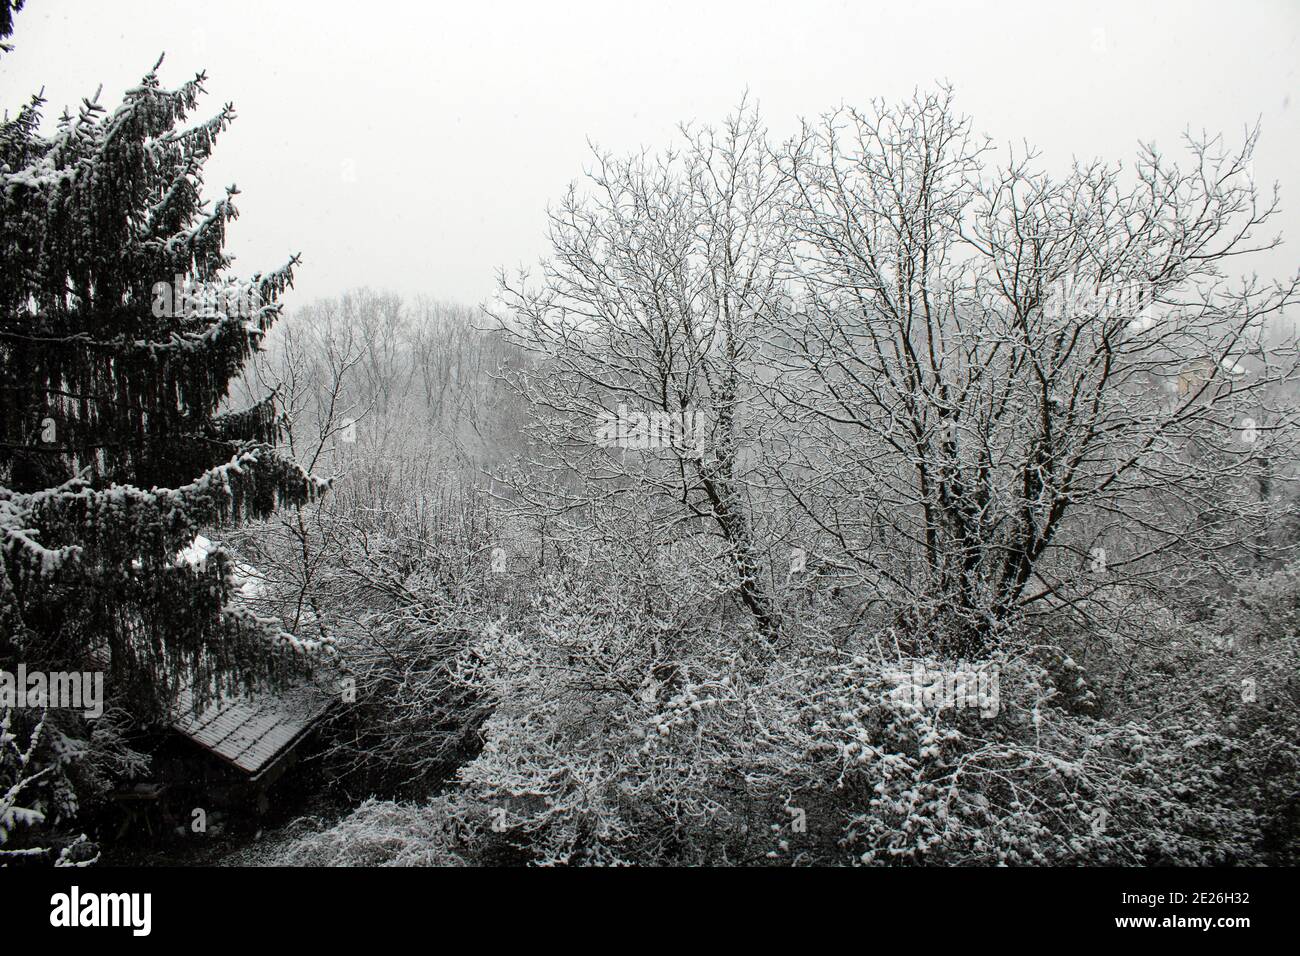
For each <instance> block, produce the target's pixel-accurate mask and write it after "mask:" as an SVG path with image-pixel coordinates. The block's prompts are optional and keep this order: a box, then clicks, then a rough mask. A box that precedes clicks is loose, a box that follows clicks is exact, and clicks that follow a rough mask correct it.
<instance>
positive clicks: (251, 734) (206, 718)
mask: <svg viewBox="0 0 1300 956" xmlns="http://www.w3.org/2000/svg"><path fill="white" fill-rule="evenodd" d="M331 703H333V698H332V697H330V696H329V695H327V694H325V693H324V692H322V691H321V690H319V689H318V688H316V687H315V686H313V685H311V684H301V685H299V686H297V687H294V688H290V689H288V690H286V691H283V692H281V693H278V694H270V693H258V694H252V695H248V696H235V695H222V696H219V697H217V698H216V699H214V700H213V701H212V702H211V703H209V704H208V706H207V707H205V708H204V709H203V710H201V711H200V712H199V713H198V714H195V713H194V712H193V711H194V697H193V694H192V693H191V692H190V689H189V688H188V687H186V688H183V689H182V690H181V692H180V693H179V694H178V695H177V698H176V705H175V707H174V709H173V711H172V714H173V715H174V719H173V721H172V728H173V729H175V730H176V731H178V732H180V733H181V734H183V735H184V736H186V737H188V738H189V739H190V740H192V741H194V742H195V743H196V744H198V745H199V746H200V747H202V748H204V749H205V750H208V751H210V752H212V753H214V754H216V755H217V756H218V757H220V758H222V759H223V760H225V761H227V762H228V763H230V764H233V765H234V766H235V767H236V768H238V769H239V770H242V771H243V772H244V773H246V774H248V775H250V776H251V777H254V778H256V777H258V776H260V775H261V773H262V772H263V771H265V770H266V769H268V768H269V767H270V766H271V764H272V763H274V762H275V760H276V758H277V757H279V756H280V755H282V754H284V753H286V752H287V751H288V750H289V749H290V748H292V747H293V745H294V744H296V743H297V742H298V741H299V740H300V739H302V737H303V736H304V735H305V734H306V733H307V731H309V730H310V729H311V727H312V725H313V724H315V723H316V721H317V720H319V719H320V718H321V717H322V716H323V715H324V714H325V711H327V710H328V709H329V707H330V704H331Z"/></svg>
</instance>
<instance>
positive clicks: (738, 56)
mask: <svg viewBox="0 0 1300 956" xmlns="http://www.w3.org/2000/svg"><path fill="white" fill-rule="evenodd" d="M1298 36H1300V2H1297V0H1276V2H1264V0H1256V2H1241V3H1222V2H1220V3H1209V2H1206V3H1193V2H1135V0H1127V2H1113V3H1096V2H1090V3H1079V4H1064V3H1042V2H1028V3H1013V2H1006V3H987V4H977V3H955V2H954V3H937V2H935V3H917V2H910V0H909V2H860V3H831V2H827V3H812V2H806V0H805V2H799V3H794V2H784V3H764V2H755V0H745V2H734V3H733V2H728V3H723V2H709V0H689V2H675V0H674V2H664V0H656V2H654V3H635V4H626V5H624V4H619V3H616V2H614V0H603V2H593V3H582V4H578V3H563V4H562V3H558V2H533V3H490V2H461V3H458V4H455V5H451V4H441V3H432V2H430V3H424V2H410V0H408V2H396V0H390V2H383V0H371V2H367V3H358V2H356V0H351V2H348V3H334V2H326V0H312V2H307V0H255V2H244V0H234V2H228V0H221V2H218V0H205V2H199V0H180V2H178V0H115V2H111V3H109V2H105V0H29V3H28V8H27V9H25V10H23V11H22V12H21V13H19V14H18V15H17V18H16V30H15V33H14V36H13V37H12V41H13V42H14V43H15V44H16V50H15V52H14V53H12V54H10V55H8V56H4V57H3V58H0V104H3V106H5V107H6V108H9V109H11V110H12V108H13V107H15V106H17V105H19V104H20V103H21V102H22V101H23V100H24V99H25V98H26V97H27V96H28V95H29V94H30V93H33V92H35V91H36V90H37V89H39V88H40V87H41V86H44V87H45V90H46V96H47V98H48V99H49V101H50V104H49V108H48V113H49V118H51V119H52V118H53V117H54V116H56V115H57V114H58V112H60V111H61V109H62V107H63V106H64V105H65V104H72V105H75V104H76V103H77V102H78V101H79V100H80V98H81V97H82V96H85V95H89V94H93V93H94V91H95V88H96V87H97V86H98V85H99V84H100V83H103V84H104V94H103V97H102V98H101V101H102V102H104V103H105V104H107V105H109V106H113V105H116V103H117V102H118V101H119V99H120V95H121V92H122V91H123V90H124V89H125V88H127V87H128V86H130V85H132V84H134V83H135V82H136V81H137V80H138V79H139V77H140V76H141V75H143V74H144V73H145V72H146V71H147V70H148V69H149V67H150V66H151V65H152V64H153V62H154V61H155V60H156V59H157V57H158V55H159V54H160V53H163V52H165V53H166V54H167V60H166V62H165V64H164V67H163V71H162V77H163V80H164V82H165V83H167V84H168V85H175V84H178V83H180V82H182V81H184V80H185V79H187V78H188V77H189V75H190V74H192V73H194V72H196V71H198V70H200V69H204V70H206V71H207V73H208V77H209V82H208V90H209V92H210V97H209V100H208V103H207V108H206V110H205V114H207V113H211V112H215V111H216V110H217V109H218V108H219V107H220V104H221V103H222V102H225V101H227V100H230V101H233V102H234V104H235V107H236V109H237V110H238V113H239V119H238V120H237V121H236V123H235V125H234V126H233V127H232V129H231V130H230V131H229V132H228V133H227V134H226V136H225V138H224V139H223V141H222V142H221V143H220V144H219V147H218V150H217V153H216V156H215V157H214V158H213V160H212V161H211V162H210V163H209V166H208V177H207V179H208V191H209V194H211V195H213V196H218V195H220V192H219V188H220V187H224V186H225V185H227V184H229V183H232V182H233V183H237V184H238V186H239V188H240V189H241V190H242V191H243V195H242V196H241V197H240V201H239V203H238V205H239V207H240V212H241V218H240V220H239V221H238V222H237V223H236V224H235V226H234V229H233V232H232V236H231V241H230V250H231V251H232V252H233V253H234V254H235V255H236V256H238V257H239V263H238V264H239V267H240V271H241V272H244V273H251V272H253V271H256V270H257V269H262V268H271V267H274V266H277V265H279V264H281V263H282V262H283V261H284V260H285V259H286V258H287V256H288V255H289V254H290V253H293V252H299V251H301V252H302V253H303V266H302V269H301V270H300V272H299V282H298V287H297V292H295V293H294V295H293V298H292V299H290V304H291V306H292V305H293V304H301V303H303V302H305V301H307V300H308V299H310V298H314V297H317V296H326V295H333V294H336V293H338V292H340V291H342V290H344V289H347V288H349V287H351V286H356V285H370V286H372V287H376V288H389V289H393V290H396V291H399V292H402V293H404V294H415V293H420V292H423V293H427V294H430V295H434V296H438V297H443V298H454V299H460V300H464V301H467V302H478V301H481V300H483V299H484V298H486V297H487V296H488V295H489V294H490V293H491V290H492V287H493V271H494V269H495V267H497V266H498V265H506V266H511V267H513V266H516V265H518V264H520V263H529V262H534V261H536V260H537V259H538V258H539V257H540V256H541V255H542V254H543V253H544V252H545V241H544V228H545V221H544V214H545V209H546V206H547V204H548V202H552V201H555V200H558V198H559V197H560V196H561V194H562V192H563V190H564V188H565V186H566V184H567V183H569V182H570V181H571V180H573V179H574V178H576V177H578V176H580V175H581V173H582V171H583V167H584V163H585V162H586V160H587V158H588V155H589V154H588V150H587V145H586V143H587V139H588V138H591V139H593V140H595V141H597V142H598V143H600V144H601V145H602V146H604V147H607V148H609V149H612V150H615V151H619V152H622V151H628V150H632V149H636V148H639V147H641V146H651V147H658V146H662V145H664V144H666V143H668V142H669V141H670V139H671V137H672V135H673V131H674V127H675V125H676V124H677V123H678V122H680V121H682V120H701V121H708V122H716V121H719V120H721V119H722V118H723V117H724V116H725V115H726V114H727V112H728V111H729V109H730V108H731V107H732V106H733V105H734V104H735V103H736V102H737V101H738V99H739V98H740V96H741V94H742V92H743V91H744V90H745V89H748V90H749V91H750V94H751V96H752V97H754V98H755V99H756V100H757V101H758V102H759V104H760V106H761V109H762V111H763V114H764V116H765V118H766V121H767V123H768V125H769V127H770V128H771V130H772V132H773V134H774V136H776V137H778V138H780V137H784V136H785V135H787V134H788V133H790V132H791V131H793V129H794V127H795V125H796V122H797V119H798V117H800V116H814V115H816V114H818V113H821V112H823V111H825V110H827V109H829V108H832V107H834V106H836V105H838V104H840V103H841V102H847V103H865V102H866V101H867V100H868V99H870V98H871V97H875V96H884V97H887V98H898V97H901V96H904V95H906V94H908V93H909V92H911V90H912V89H913V88H914V87H917V86H920V87H922V88H926V87H932V86H933V85H934V83H935V81H936V80H940V79H947V80H949V81H951V82H952V83H953V85H954V86H955V88H956V92H957V102H958V106H959V108H960V109H961V110H962V111H964V112H966V113H968V114H970V115H971V116H972V117H973V119H974V122H975V126H976V128H977V129H978V130H980V131H982V132H986V133H989V134H990V135H992V136H993V137H994V138H995V139H996V140H997V141H999V142H1000V143H1002V144H1006V143H1007V142H1008V141H1014V142H1016V143H1019V142H1020V141H1021V140H1025V139H1027V140H1029V141H1030V142H1031V143H1033V144H1035V145H1037V146H1039V147H1040V148H1041V149H1042V150H1043V152H1044V154H1045V159H1046V160H1047V161H1049V162H1050V164H1051V165H1052V166H1053V167H1060V166H1064V165H1066V164H1068V162H1069V160H1070V158H1071V157H1073V156H1078V157H1080V158H1093V157H1101V158H1105V159H1111V160H1113V159H1119V158H1124V159H1128V158H1131V157H1132V156H1133V154H1134V152H1135V147H1136V144H1137V142H1138V140H1155V141H1156V142H1157V143H1158V144H1159V145H1161V146H1162V147H1166V148H1167V149H1169V150H1172V149H1174V148H1176V147H1177V145H1178V137H1179V134H1180V133H1181V132H1182V131H1183V130H1184V129H1187V128H1188V127H1191V128H1193V129H1196V130H1200V129H1209V130H1213V131H1222V132H1225V133H1227V134H1229V136H1230V137H1231V138H1233V139H1238V138H1240V136H1241V133H1242V130H1243V128H1244V127H1245V126H1246V125H1247V124H1251V123H1254V122H1255V121H1256V120H1257V119H1259V120H1262V124H1263V131H1264V132H1263V140H1262V143H1261V148H1260V152H1259V154H1258V157H1257V164H1256V178H1257V180H1259V181H1268V182H1272V181H1273V180H1278V181H1280V183H1281V186H1282V190H1283V193H1282V196H1283V202H1284V204H1285V206H1286V207H1287V212H1286V215H1285V216H1284V218H1283V219H1281V220H1279V223H1280V227H1281V229H1282V231H1283V232H1284V234H1285V235H1286V236H1289V237H1290V241H1289V242H1288V245H1287V247H1286V248H1285V249H1284V250H1282V251H1280V252H1278V253H1276V254H1274V255H1272V256H1271V257H1270V259H1269V260H1268V262H1267V263H1266V264H1265V265H1261V268H1266V271H1268V272H1269V273H1270V274H1273V275H1280V274H1283V273H1286V274H1290V273H1293V272H1294V271H1295V269H1296V263H1297V261H1300V255H1297V252H1296V250H1297V249H1300V174H1298V173H1297V165H1298V164H1297V157H1300V102H1297V101H1296V100H1297V98H1296V95H1295V94H1296V92H1297V83H1296V64H1297V62H1300V49H1298V46H1300V44H1298V40H1297V38H1298Z"/></svg>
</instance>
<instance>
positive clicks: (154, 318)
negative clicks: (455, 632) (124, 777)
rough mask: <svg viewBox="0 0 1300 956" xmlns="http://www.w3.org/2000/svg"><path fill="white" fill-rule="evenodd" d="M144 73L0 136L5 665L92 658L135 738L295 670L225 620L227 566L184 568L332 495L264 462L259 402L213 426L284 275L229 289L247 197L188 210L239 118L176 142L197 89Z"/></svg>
mask: <svg viewBox="0 0 1300 956" xmlns="http://www.w3.org/2000/svg"><path fill="white" fill-rule="evenodd" d="M159 64H161V60H160V61H159ZM157 69H158V67H157V66H155V67H154V70H153V71H151V72H150V73H149V74H148V75H147V76H146V77H145V78H144V80H143V81H142V82H141V83H140V85H139V86H137V87H136V88H134V89H132V90H130V91H128V92H127V94H126V96H125V98H124V101H123V103H122V105H121V106H119V107H118V108H117V109H116V110H113V111H112V112H109V111H107V110H106V109H104V108H103V107H102V106H100V105H99V104H98V103H97V102H96V100H97V99H98V97H96V100H86V101H83V104H82V105H81V107H80V109H79V110H78V111H77V113H76V114H75V115H70V114H69V113H67V112H66V111H65V113H64V115H63V116H62V117H61V118H60V120H59V121H58V123H57V126H56V128H55V130H54V131H53V135H48V136H47V135H43V134H42V133H41V131H40V128H39V127H40V120H41V107H42V104H43V101H42V100H41V98H40V97H35V98H33V99H32V101H31V102H30V103H29V104H28V105H26V106H24V107H22V108H21V109H20V110H18V112H17V114H16V115H14V116H13V117H12V118H11V117H9V116H8V115H6V117H5V119H4V121H3V123H0V389H2V391H3V400H0V555H2V558H3V574H0V666H9V665H12V664H13V663H15V662H18V661H21V662H23V663H25V664H26V665H27V667H28V669H29V670H30V669H33V668H37V667H40V668H44V669H47V670H66V669H85V668H86V667H87V665H88V662H89V661H90V660H91V659H92V658H91V655H92V654H96V655H98V656H97V658H96V659H97V660H98V661H99V662H100V663H98V664H96V665H95V669H99V668H100V667H106V669H107V674H106V679H105V692H106V694H107V696H108V697H109V699H110V701H112V702H113V703H114V704H115V705H122V706H125V707H127V709H128V710H129V711H130V712H131V713H133V714H134V715H136V716H137V717H140V718H148V717H150V716H153V715H157V714H159V713H160V712H161V710H162V708H163V707H165V706H166V705H167V702H168V701H169V699H170V698H171V696H172V694H173V693H174V691H175V689H176V688H177V687H178V686H179V685H180V684H181V683H182V682H189V683H191V684H192V685H193V686H194V687H195V688H196V689H197V691H198V696H199V697H200V698H202V697H204V696H206V694H208V693H212V692H216V691H218V690H222V689H230V688H235V687H246V686H250V685H261V684H270V685H274V684H275V683H277V682H280V681H283V680H285V679H286V678H288V677H289V676H290V675H291V674H293V673H294V672H297V671H300V670H301V669H302V668H303V667H304V666H305V663H306V661H307V659H308V657H309V656H310V652H311V651H313V650H314V649H315V648H316V645H314V644H311V643H309V642H305V641H299V640H297V639H296V638H295V637H294V636H293V635H291V634H289V633H287V632H286V631H285V630H284V629H283V628H282V627H281V626H280V622H279V621H276V620H268V619H261V618H258V617H255V616H254V615H252V614H251V613H250V612H248V611H247V610H244V609H241V608H239V607H233V606H231V604H230V603H229V599H230V597H231V593H232V587H233V582H232V572H233V561H232V559H231V558H230V557H229V556H228V555H227V554H226V553H224V552H223V551H221V550H217V551H216V552H214V553H212V554H210V555H209V556H208V557H207V559H206V560H205V561H203V562H202V563H200V564H197V565H195V564H192V563H189V562H185V561H180V560H178V557H177V555H178V552H180V551H181V550H182V549H184V548H185V547H186V546H187V545H188V544H189V543H190V542H191V540H192V539H193V538H194V536H195V534H196V532H198V531H199V530H200V529H203V528H211V527H221V526H229V525H232V524H237V523H240V522H241V521H244V520H247V519H252V518H261V517H265V516H267V515H268V514H270V513H271V512H272V511H274V510H275V509H276V508H277V507H279V506H284V505H292V504H298V503H304V502H307V501H309V500H311V499H312V498H313V497H314V496H315V495H316V494H318V493H319V492H320V491H322V490H324V488H325V486H326V482H324V481H321V480H319V479H316V478H313V477H312V476H310V475H309V474H308V473H306V472H305V471H303V470H302V469H301V468H299V467H298V466H297V465H295V464H293V463H292V462H291V461H289V460H288V459H287V458H284V457H282V456H280V455H279V454H277V452H276V451H275V448H274V444H275V442H276V440H277V438H278V432H279V419H278V415H277V412H276V409H275V406H274V404H273V402H272V400H271V399H270V398H268V399H266V400H265V401H262V402H260V403H258V404H256V405H254V406H253V407H251V408H248V409H246V410H242V411H237V412H229V411H226V410H225V408H224V404H225V400H226V397H227V393H228V388H229V384H230V382H231V380H232V378H233V377H235V376H236V375H237V374H238V373H239V371H240V369H241V367H242V366H243V365H244V363H245V361H246V360H247V359H248V358H249V357H250V355H251V354H252V353H253V352H254V351H255V350H256V349H257V348H258V347H259V342H260V340H261V338H262V336H263V335H264V334H265V332H266V331H267V329H268V328H269V327H270V326H271V324H272V323H273V322H274V321H275V320H276V318H277V317H278V316H279V314H280V310H281V305H280V304H279V302H278V299H279V296H280V295H281V293H282V292H283V291H284V289H285V288H286V287H287V286H289V285H290V284H291V282H292V268H293V266H294V265H295V264H296V262H297V259H296V257H295V258H294V259H293V260H291V261H290V262H289V263H288V264H287V265H286V266H285V267H284V268H281V269H279V270H277V271H274V272H271V273H268V274H264V275H263V274H258V275H255V276H254V277H253V278H252V279H251V280H250V281H248V282H237V281H235V280H233V279H231V278H229V277H228V270H229V267H230V265H231V258H230V257H229V256H227V255H226V254H225V253H224V252H223V246H224V241H225V235H226V226H227V224H228V223H229V222H230V221H231V220H232V219H234V218H235V216H236V210H235V206H234V205H233V202H232V199H233V197H234V196H235V195H236V194H237V192H238V191H237V190H236V189H235V188H234V187H233V186H232V187H231V188H229V189H228V190H227V191H226V195H225V197H224V198H223V199H221V200H220V201H218V202H216V203H215V204H209V203H208V202H207V201H205V200H203V199H202V197H201V195H200V193H201V187H202V184H203V178H202V173H203V167H204V164H205V162H206V161H207V160H208V158H209V156H210V155H211V152H212V149H213V147H214V144H215V143H216V140H217V138H218V136H219V134H220V133H221V132H222V131H223V130H225V129H226V127H227V126H228V125H229V123H230V122H231V120H232V119H233V118H234V115H235V114H234V110H233V107H231V106H229V105H227V106H226V107H224V108H223V109H222V110H221V111H220V112H219V113H218V114H217V115H216V116H215V117H213V118H212V119H210V120H208V121H206V122H203V123H201V124H199V125H196V126H193V127H190V128H186V127H185V126H184V125H183V124H184V121H185V119H186V117H187V115H188V114H189V113H190V112H191V111H192V110H194V108H195V107H196V105H197V103H198V100H199V97H200V95H201V94H202V93H203V92H204V90H203V82H204V76H203V75H202V74H199V75H198V76H196V77H195V78H194V79H193V80H192V81H190V82H188V83H186V84H184V85H183V86H181V87H180V88H178V89H175V90H166V89H163V88H162V87H161V86H160V84H159V80H158V77H157ZM178 285H179V286H180V288H177V286H178ZM105 652H107V654H106V655H105ZM105 660H106V661H107V663H106V664H104V663H103V662H104V661H105Z"/></svg>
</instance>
